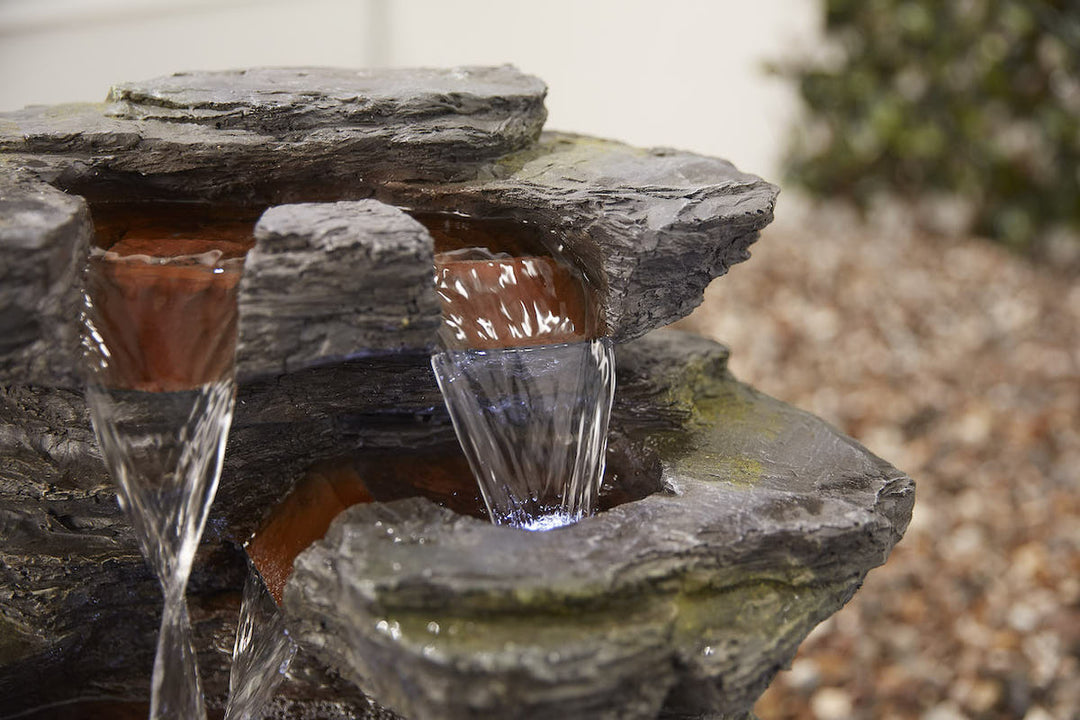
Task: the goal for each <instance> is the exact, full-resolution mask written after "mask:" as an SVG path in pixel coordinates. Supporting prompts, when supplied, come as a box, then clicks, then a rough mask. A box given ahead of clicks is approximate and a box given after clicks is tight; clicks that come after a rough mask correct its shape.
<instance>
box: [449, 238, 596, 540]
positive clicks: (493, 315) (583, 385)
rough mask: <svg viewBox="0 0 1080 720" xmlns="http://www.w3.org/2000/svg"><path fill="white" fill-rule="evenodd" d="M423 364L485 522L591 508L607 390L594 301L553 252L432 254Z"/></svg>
mask: <svg viewBox="0 0 1080 720" xmlns="http://www.w3.org/2000/svg"><path fill="white" fill-rule="evenodd" d="M435 287H436V291H437V292H438V294H439V297H440V300H441V302H442V315H443V325H442V328H441V330H440V340H441V344H442V346H443V348H444V349H443V350H442V352H439V353H437V354H435V355H434V356H433V357H432V360H431V365H432V369H433V370H434V372H435V377H436V379H437V380H438V382H439V387H440V389H441V390H442V394H443V398H444V399H445V402H446V406H447V408H448V410H449V412H450V417H451V419H452V420H453V423H454V430H455V431H456V433H457V436H458V440H459V441H460V443H461V446H462V449H463V450H464V452H465V456H466V457H467V458H468V460H469V465H470V466H471V468H472V471H473V475H475V476H476V479H477V481H478V483H479V486H480V491H481V495H482V496H483V498H484V502H485V504H486V505H487V509H488V513H489V514H490V516H491V519H492V521H493V522H495V523H498V524H504V525H512V526H516V527H520V528H524V529H528V530H550V529H553V528H556V527H560V526H562V525H566V524H569V523H572V522H576V521H577V520H580V519H581V518H583V517H585V516H586V515H589V514H591V513H592V512H593V510H594V508H595V506H596V502H597V496H598V495H599V490H600V483H601V480H602V479H603V475H604V457H605V451H606V448H607V429H608V417H609V414H610V411H611V403H612V399H613V397H614V392H615V369H614V368H615V364H614V352H613V349H612V345H611V343H610V341H609V340H607V339H606V338H599V339H597V338H596V337H595V336H596V334H597V330H598V328H599V321H598V314H597V307H596V304H595V303H594V302H593V297H592V293H591V292H590V290H589V287H588V286H587V284H586V282H585V280H584V278H583V277H582V275H581V274H580V273H579V272H578V271H577V270H576V269H575V268H574V266H573V265H572V264H571V263H569V262H567V261H566V260H565V259H563V258H561V257H559V255H558V253H557V252H549V253H547V254H538V255H521V256H511V255H508V254H506V253H502V252H494V251H492V250H491V249H490V248H488V247H472V248H457V249H455V250H452V251H449V252H444V253H440V254H439V255H438V256H436V264H435Z"/></svg>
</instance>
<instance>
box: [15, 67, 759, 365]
mask: <svg viewBox="0 0 1080 720" xmlns="http://www.w3.org/2000/svg"><path fill="white" fill-rule="evenodd" d="M543 96H544V87H543V84H542V83H541V82H540V81H539V80H537V79H536V78H533V77H531V76H528V75H524V74H522V73H520V72H518V71H516V70H514V69H513V68H511V67H508V66H503V67H497V68H457V69H450V70H439V71H435V70H423V69H421V70H408V71H406V70H385V71H384V70H380V71H345V70H329V69H317V68H306V69H305V68H294V69H254V70H248V71H230V72H212V73H187V74H178V75H175V76H170V77H166V78H158V79H155V80H150V81H145V82H141V83H127V84H124V85H120V86H117V87H116V88H114V90H113V91H112V93H111V97H112V102H111V104H108V105H105V104H97V105H94V104H89V105H87V104H83V105H59V106H53V107H32V108H26V109H25V110H21V111H17V112H14V113H4V114H0V176H4V178H6V179H5V180H3V182H4V183H6V184H8V185H15V184H16V183H15V180H14V178H16V177H18V178H20V180H19V182H18V184H19V186H20V187H24V186H25V184H26V182H28V180H27V178H29V179H30V180H29V181H33V180H36V181H37V184H38V187H37V189H35V190H33V192H35V193H40V192H43V189H42V187H41V186H44V185H45V184H46V183H48V184H51V185H53V186H55V187H58V188H62V189H64V190H66V191H68V192H70V193H73V194H78V195H84V196H85V197H87V198H88V199H90V200H92V201H95V202H97V201H114V200H125V201H130V200H133V199H146V200H177V199H187V200H198V201H205V202H214V201H221V202H227V203H229V204H242V205H254V206H259V207H265V206H269V205H274V204H280V203H291V202H308V201H316V200H318V201H324V200H357V199H363V198H367V197H370V196H372V195H375V196H377V197H378V198H379V199H381V200H383V201H384V202H386V203H388V204H391V205H397V206H400V207H406V208H410V209H415V210H419V211H446V212H457V213H467V214H472V215H476V216H479V217H503V218H511V219H519V220H521V221H524V222H529V223H532V224H534V225H537V226H539V227H540V228H542V229H543V230H544V231H546V232H547V233H548V234H549V235H550V237H551V240H552V243H553V244H557V245H562V246H563V249H564V251H566V252H567V253H568V254H569V255H571V256H573V257H574V258H575V259H576V260H577V262H578V263H579V265H580V266H581V267H582V269H583V271H584V272H585V274H586V275H587V276H588V278H589V280H590V281H591V282H592V283H593V284H594V285H595V286H596V287H597V288H598V289H599V296H600V299H601V301H602V302H603V303H604V306H605V319H606V323H607V332H608V334H609V335H611V336H612V337H613V338H614V339H615V340H616V341H617V342H625V341H627V340H630V339H633V338H635V337H639V336H641V335H643V334H644V333H646V332H648V331H649V330H651V329H653V328H656V327H659V326H662V325H665V324H667V323H670V322H672V321H674V320H676V319H678V318H680V317H683V316H685V315H686V314H688V313H689V312H690V311H691V310H692V309H693V308H694V307H695V306H696V305H697V304H699V303H700V302H701V298H702V291H703V289H704V288H705V287H706V286H707V285H708V283H709V281H711V280H712V279H713V278H715V277H717V276H719V275H722V274H723V273H725V272H726V271H727V270H728V268H729V267H730V266H731V265H732V264H734V263H737V262H741V261H743V260H745V259H746V258H747V257H749V253H748V250H747V248H748V247H749V246H750V244H752V243H753V242H754V241H755V240H756V239H757V237H758V233H759V231H760V230H761V228H763V227H764V226H765V225H767V224H768V223H769V222H770V221H771V219H772V212H773V206H774V203H775V200H776V195H777V192H778V190H777V188H776V187H775V186H773V185H770V184H769V183H767V182H765V181H763V180H761V179H760V178H758V177H756V176H753V175H748V174H746V173H741V172H739V171H738V170H736V169H735V168H734V167H733V166H732V165H731V164H730V163H728V162H726V161H724V160H720V159H716V158H708V157H703V156H700V155H695V154H693V153H687V152H682V151H676V150H668V149H649V150H646V149H640V148H634V147H631V146H628V145H625V144H622V143H618V142H613V141H607V140H599V139H596V138H588V137H582V136H576V135H567V134H561V133H547V134H544V135H542V136H540V138H539V140H537V139H536V138H537V137H538V135H539V133H540V128H541V125H542V123H543V120H544V110H543ZM450 180H452V181H454V182H447V181H450ZM73 202H77V201H73ZM370 217H372V218H374V216H370ZM373 230H374V231H375V232H376V233H378V232H381V229H380V228H373ZM81 232H85V230H82V231H81ZM72 249H73V246H71V245H70V243H69V244H68V245H66V246H64V248H60V247H59V246H58V247H53V248H51V249H50V252H54V253H58V254H62V253H64V252H67V251H70V250H72ZM5 252H11V253H14V252H18V250H17V248H15V247H14V246H13V245H12V246H9V247H7V248H6V249H5V248H4V247H0V253H5ZM75 255H76V257H81V256H80V255H79V253H76V254H75ZM58 256H59V255H58ZM65 257H66V255H65ZM410 258H411V260H413V261H415V262H414V263H413V264H409V262H407V261H408V260H409V259H410ZM279 259H280V258H279ZM426 260H427V254H426V253H425V252H417V253H413V254H412V255H409V254H408V253H405V254H402V255H398V256H396V257H395V258H394V260H393V266H394V267H395V268H396V269H397V271H399V272H400V273H402V274H403V277H406V278H415V277H417V276H418V273H422V272H423V270H422V269H421V265H423V263H425V262H426ZM267 272H268V273H269V270H267ZM318 272H325V273H328V275H329V276H333V275H334V273H335V272H341V271H340V269H339V270H337V271H335V270H334V269H332V268H327V267H325V266H321V267H320V268H319V269H318ZM269 277H270V274H268V275H267V278H269ZM409 281H410V280H406V282H409ZM26 282H29V283H35V282H36V281H34V280H33V279H32V278H31V277H30V276H28V275H25V274H23V275H21V276H19V277H16V278H13V279H12V285H11V287H12V288H13V289H12V290H10V292H12V293H20V294H22V295H25V296H29V295H32V294H33V293H35V292H38V291H37V290H34V289H33V288H17V289H15V285H16V284H19V283H26ZM252 287H253V288H254V287H256V285H252ZM257 287H259V288H261V290H263V291H266V292H269V291H270V289H271V288H270V285H269V281H268V280H264V281H263V282H261V283H259V284H258V285H257ZM278 290H279V292H282V293H284V292H288V291H289V290H291V288H289V287H286V286H284V285H282V286H281V287H279V288H278ZM343 299H344V298H343ZM414 299H415V300H416V303H415V304H416V306H417V310H418V311H419V313H418V315H417V316H416V317H413V316H409V315H407V314H404V313H403V314H402V317H403V318H404V317H409V319H410V322H412V321H414V320H415V321H417V324H415V325H412V326H411V327H400V326H399V327H395V328H391V326H390V325H389V324H386V323H384V327H386V328H387V329H388V330H389V329H392V330H393V331H394V332H398V333H400V334H401V337H399V338H396V339H394V338H391V337H389V336H387V335H382V336H379V337H368V338H366V339H365V338H364V337H363V335H364V334H363V333H357V332H355V330H356V328H353V331H351V334H350V335H349V337H350V338H351V339H352V340H358V341H360V340H362V341H364V342H370V343H371V345H372V348H371V349H375V350H377V349H380V348H383V347H391V346H394V345H397V346H399V347H402V348H404V347H418V346H420V345H422V344H423V343H422V341H421V339H420V335H421V334H422V332H421V330H420V328H423V327H426V326H425V323H426V322H427V320H426V319H425V317H424V314H425V313H426V312H427V309H426V308H427V306H426V305H425V302H424V301H423V300H422V298H420V297H419V296H416V295H415V294H414V291H413V289H411V288H410V289H409V290H408V291H407V292H406V293H405V295H404V301H405V305H409V306H411V305H412V304H413V301H414ZM259 302H261V301H259ZM241 303H242V304H244V305H245V306H246V307H247V308H249V309H254V308H255V307H256V305H257V304H258V303H257V302H251V301H248V300H247V299H245V297H244V295H243V293H242V294H241ZM331 305H332V304H331ZM49 307H50V306H49V305H48V303H45V304H43V305H42V306H41V307H40V308H38V307H34V308H27V310H28V312H27V313H26V314H24V315H22V316H20V318H19V320H18V325H19V327H18V329H17V330H18V332H14V333H13V334H12V337H14V338H21V340H17V342H18V343H19V344H20V345H21V346H29V345H30V344H33V343H37V342H39V339H37V338H38V334H40V333H41V332H44V328H46V327H49V328H52V327H58V326H59V324H62V323H64V322H65V321H64V317H63V314H61V315H49V314H48V312H49V311H48V308H49ZM279 308H280V306H279ZM306 311H307V312H309V316H308V317H307V318H306V320H305V322H306V323H307V324H308V326H314V325H316V324H318V322H319V321H320V320H319V319H320V318H321V317H323V316H326V315H328V314H332V313H333V312H334V310H333V308H332V307H331V306H326V307H316V303H314V302H308V303H306ZM394 314H397V313H396V311H395V309H393V308H390V307H387V308H386V309H385V313H382V311H380V315H383V316H384V317H383V320H384V321H389V319H390V317H389V316H390V315H394ZM67 317H68V320H67V321H66V322H67V324H68V325H69V326H68V327H64V328H62V329H58V330H57V332H60V333H62V334H66V336H68V337H71V336H72V335H73V333H77V328H72V327H70V325H71V324H72V323H73V322H74V315H71V314H69V315H68V316H67ZM293 318H294V319H295V321H296V323H295V325H296V326H299V325H300V324H301V318H300V316H299V311H298V310H297V311H295V312H294V313H293ZM339 318H340V316H339ZM4 322H7V320H4ZM368 325H369V326H371V325H372V323H368ZM272 327H273V325H272V324H268V323H262V324H261V325H260V324H255V325H252V324H250V323H249V324H248V326H247V329H246V333H245V337H243V338H242V339H241V366H240V372H241V374H242V375H243V374H245V373H248V372H252V373H256V374H258V373H263V372H268V371H270V370H271V369H274V368H278V369H280V368H287V369H288V370H293V369H302V368H303V367H305V366H307V364H308V360H310V361H311V363H314V364H318V363H319V362H321V361H322V360H323V359H325V357H324V355H323V348H320V349H317V350H316V351H315V352H313V353H311V356H310V357H303V356H302V355H303V353H299V351H298V350H297V348H296V347H295V345H294V344H290V343H282V344H281V346H280V347H275V345H274V341H273V338H271V337H269V336H264V337H255V336H254V335H253V333H255V332H257V331H258V329H259V328H263V329H270V328H272ZM328 337H329V336H328V335H325V334H324V335H323V336H322V340H321V341H320V342H322V341H325V340H326V339H327V338H328ZM49 342H52V340H49V339H42V340H41V341H40V346H41V347H44V346H46V345H48V343H49ZM342 344H343V345H344V344H347V343H346V342H345V341H343V342H342ZM316 345H318V343H316ZM245 348H246V349H245ZM10 350H12V348H6V347H2V346H0V358H2V356H3V355H4V354H5V351H10ZM325 350H326V352H327V353H328V354H333V352H335V349H334V348H330V347H327V348H325ZM25 354H26V353H24V355H25ZM43 357H44V356H43ZM47 357H48V360H47V361H44V360H41V359H38V360H37V361H36V362H37V365H38V369H37V370H35V371H34V372H33V373H30V372H29V370H28V369H27V368H26V367H25V365H26V363H25V362H24V361H18V362H16V361H14V360H12V361H11V365H10V369H9V371H8V373H7V378H8V381H9V382H12V383H26V382H35V383H41V384H46V385H49V384H51V385H63V384H70V382H71V378H72V377H74V375H75V373H74V372H73V369H72V368H71V367H64V366H63V365H64V363H65V362H66V360H67V357H68V356H65V355H63V354H59V353H55V354H52V355H49V356H47ZM2 362H4V361H3V360H2V359H0V363H2ZM31 375H32V377H31Z"/></svg>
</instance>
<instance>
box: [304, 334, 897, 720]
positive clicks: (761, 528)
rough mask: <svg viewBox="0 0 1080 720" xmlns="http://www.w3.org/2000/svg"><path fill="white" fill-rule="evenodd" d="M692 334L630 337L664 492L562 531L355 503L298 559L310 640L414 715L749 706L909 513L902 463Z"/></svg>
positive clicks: (682, 713)
mask: <svg viewBox="0 0 1080 720" xmlns="http://www.w3.org/2000/svg"><path fill="white" fill-rule="evenodd" d="M726 357H727V354H726V351H725V350H724V349H723V348H722V347H720V346H718V345H715V344H713V343H710V342H708V341H705V340H702V339H700V338H695V337H693V336H689V335H685V334H681V333H671V332H663V333H655V334H653V335H650V336H648V337H646V338H644V339H643V340H640V341H638V342H635V343H631V344H629V345H626V346H622V347H620V348H619V382H620V385H619V398H620V399H617V401H616V402H617V405H616V410H615V412H616V414H617V416H618V417H619V418H620V419H619V421H618V427H617V431H618V432H620V433H624V434H625V435H626V436H628V437H632V438H636V439H638V440H640V441H642V442H643V443H645V444H646V446H647V447H648V448H649V449H650V450H651V451H652V452H654V453H655V454H656V456H657V457H658V459H659V461H660V467H661V472H662V476H663V480H664V482H665V483H666V486H667V491H666V492H664V493H658V494H655V495H652V496H650V497H647V498H645V499H643V500H640V501H637V502H633V503H628V504H625V505H621V506H619V507H616V508H614V509H612V510H609V511H607V512H605V513H602V514H600V515H598V516H595V517H592V518H589V519H586V520H584V521H582V522H580V523H578V524H576V525H572V526H569V527H566V528H561V529H558V530H554V531H549V532H546V533H530V532H526V531H521V530H516V529H513V528H506V527H499V526H493V525H490V524H488V523H485V522H483V521H479V520H476V519H474V518H469V517H464V516H459V515H455V514H454V513H452V512H450V511H448V510H446V509H444V508H441V507H438V506H436V505H434V504H431V503H429V502H427V501H424V500H407V501H399V502H397V503H388V504H376V505H368V506H356V507H354V508H352V509H350V510H348V511H346V512H345V513H343V514H342V516H339V518H338V520H337V521H336V522H335V523H334V525H333V526H332V527H331V530H330V532H329V533H328V534H327V536H326V538H325V539H324V540H323V541H321V542H319V543H316V544H315V545H314V546H312V547H311V548H309V550H307V551H306V552H305V553H304V554H302V555H301V556H300V557H299V558H298V559H297V561H296V565H295V571H294V574H293V576H292V578H291V579H290V581H289V583H288V585H287V587H286V592H285V603H284V604H285V608H286V611H287V612H288V613H289V615H290V616H291V623H292V627H293V629H294V632H295V636H296V637H297V638H298V640H299V642H300V643H301V644H302V645H303V646H305V647H306V648H308V649H309V650H310V651H312V652H313V653H315V654H316V655H317V656H319V657H321V658H322V659H324V660H325V661H326V662H327V663H329V664H330V665H331V666H333V667H335V668H336V669H337V670H339V671H340V672H341V673H342V675H343V676H344V677H345V678H346V679H349V680H351V681H353V682H355V683H356V684H357V685H358V686H359V687H361V688H362V689H364V690H365V691H366V692H368V693H369V694H371V695H372V696H373V697H374V698H375V699H376V700H378V701H379V702H380V703H383V704H385V705H387V706H389V707H390V708H392V709H394V710H396V711H398V712H400V713H402V714H403V715H405V716H406V717H409V718H413V719H414V720H427V719H428V718H443V719H445V718H480V717H517V718H552V717H590V718H608V717H610V718H652V717H656V716H657V715H658V713H660V712H661V711H663V712H664V713H666V715H665V716H666V717H717V716H721V715H738V714H742V713H745V712H747V711H748V710H749V708H750V707H751V705H752V703H753V702H754V700H755V699H756V698H757V697H758V695H759V694H760V693H761V692H762V691H763V690H764V688H765V687H766V685H767V683H768V682H769V680H771V678H772V676H773V675H774V674H775V673H776V671H777V670H778V669H779V668H780V667H782V666H783V665H785V664H786V663H788V662H789V661H790V659H791V657H792V656H793V655H794V653H795V650H796V648H797V646H798V644H799V642H800V641H801V640H802V639H803V638H804V637H805V636H806V634H807V633H808V632H809V631H810V630H811V629H812V628H813V627H814V626H815V625H816V624H817V623H819V622H820V621H821V620H823V619H824V618H826V617H828V616H829V615H830V614H832V613H833V612H835V611H836V610H837V609H839V608H840V607H841V606H842V605H843V604H844V603H845V602H846V601H847V600H848V599H849V598H850V597H851V596H852V594H853V593H854V592H855V590H856V589H857V588H858V587H859V585H860V584H861V582H862V580H863V578H864V577H865V575H866V573H867V571H868V570H870V568H872V567H875V566H877V565H880V564H881V563H883V562H884V561H885V558H886V556H887V555H888V553H889V551H890V550H891V548H892V547H893V545H894V544H895V543H896V542H897V541H898V540H899V539H900V537H901V535H902V534H903V531H904V529H905V528H906V526H907V523H908V521H909V519H910V514H911V509H912V505H913V502H914V486H913V483H912V481H911V480H910V479H909V478H908V477H906V476H905V475H904V474H903V473H901V472H900V471H898V470H896V469H895V468H892V467H891V466H889V465H888V464H887V463H885V462H884V461H882V460H880V459H879V458H877V457H875V456H873V455H872V454H870V453H869V452H868V451H867V450H865V449H864V448H863V447H861V446H860V445H858V443H856V442H854V441H853V440H851V439H850V438H847V437H845V436H843V435H841V434H840V433H838V432H837V431H836V430H834V429H833V428H831V427H829V426H828V425H826V424H825V423H824V422H822V421H821V420H819V419H817V418H815V417H813V416H812V415H809V414H807V413H805V412H802V411H800V410H796V409H794V408H792V407H789V406H787V405H785V404H783V403H780V402H778V401H776V400H773V399H771V398H768V397H766V396H764V395H762V394H760V393H758V392H757V391H755V390H753V389H752V388H750V387H748V386H746V385H743V384H742V383H739V382H738V381H736V380H734V379H733V378H732V377H731V376H730V375H729V374H728V373H727V372H726V369H725V361H726Z"/></svg>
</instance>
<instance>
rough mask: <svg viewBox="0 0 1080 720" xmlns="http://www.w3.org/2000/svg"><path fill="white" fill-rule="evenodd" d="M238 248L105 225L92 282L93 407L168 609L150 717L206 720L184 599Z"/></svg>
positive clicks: (208, 487) (216, 460)
mask: <svg viewBox="0 0 1080 720" xmlns="http://www.w3.org/2000/svg"><path fill="white" fill-rule="evenodd" d="M120 214H121V215H122V214H123V213H120ZM101 215H102V216H105V217H108V218H109V219H110V221H115V220H116V216H115V215H114V214H111V213H110V212H109V211H104V212H102V213H101ZM234 245H236V244H235V243H230V242H228V241H224V242H222V241H217V242H215V241H214V240H208V239H206V238H204V237H194V238H193V237H190V236H185V235H184V234H183V233H180V234H178V235H177V234H169V233H165V234H162V233H155V232H152V231H150V230H149V229H148V228H147V227H139V226H138V225H137V224H136V223H132V224H131V226H129V227H122V228H120V229H119V230H117V225H116V224H115V223H113V222H109V223H102V222H99V224H98V233H97V241H96V246H95V247H94V248H93V249H92V252H91V257H90V261H89V264H88V269H87V274H86V291H85V298H84V299H85V306H84V317H83V320H84V342H83V346H84V350H85V357H84V367H85V371H86V374H87V387H86V399H87V404H88V406H89V409H90V415H91V419H92V421H93V425H94V431H95V434H96V436H97V440H98V445H99V446H100V449H101V454H102V457H103V459H104V461H105V464H106V466H107V467H108V469H109V471H110V473H111V474H112V476H113V479H114V480H115V482H116V483H117V498H118V500H119V503H120V506H121V507H122V508H123V509H124V511H125V513H126V514H127V516H128V517H129V518H130V520H131V523H132V525H133V526H134V529H135V536H136V539H137V541H138V543H139V547H140V549H141V550H142V553H143V555H145V556H146V558H147V559H148V561H149V562H150V565H151V567H152V568H153V570H154V572H155V573H156V574H157V577H158V579H159V581H160V582H161V586H162V590H163V594H164V599H165V604H164V611H163V613H162V619H161V629H160V632H159V634H158V642H157V651H156V655H155V660H154V670H153V676H152V684H151V707H150V717H151V718H152V719H157V718H161V719H165V718H169V719H173V718H176V719H183V720H191V719H195V720H198V719H200V718H205V716H206V711H205V708H204V703H203V696H202V690H201V687H200V683H199V675H198V664H197V659H196V655H195V652H194V649H193V644H192V637H191V624H190V620H189V618H188V611H187V603H186V601H185V597H184V594H185V589H186V587H187V580H188V576H189V575H190V572H191V566H192V563H193V561H194V558H195V552H196V550H197V548H198V544H199V539H200V538H201V536H202V532H203V528H204V526H205V524H206V518H207V515H208V513H209V510H210V505H211V503H212V502H213V498H214V494H215V492H216V490H217V483H218V479H219V477H220V474H221V464H222V460H223V457H224V454H225V441H226V438H227V436H228V432H229V427H230V424H231V422H232V412H233V405H234V402H235V396H236V385H235V382H234V379H233V357H234V354H235V345H236V322H237V318H236V286H237V283H238V281H239V277H240V272H241V269H242V263H243V253H244V252H245V251H246V247H244V244H243V243H242V242H241V243H240V244H239V245H238V246H234Z"/></svg>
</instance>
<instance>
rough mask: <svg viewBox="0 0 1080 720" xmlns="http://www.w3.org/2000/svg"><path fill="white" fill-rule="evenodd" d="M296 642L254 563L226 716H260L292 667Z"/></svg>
mask: <svg viewBox="0 0 1080 720" xmlns="http://www.w3.org/2000/svg"><path fill="white" fill-rule="evenodd" d="M295 654H296V643H294V642H293V639H292V638H291V637H289V633H288V631H287V630H286V629H285V621H284V618H283V617H282V614H281V610H280V608H278V606H277V603H275V602H274V598H273V597H272V596H271V595H270V591H269V590H267V588H266V584H265V583H264V582H263V579H262V577H260V576H259V573H258V571H257V570H256V569H255V568H254V566H252V567H250V568H249V569H248V577H247V581H246V582H245V583H244V599H243V603H242V604H241V606H240V622H239V624H238V625H237V628H236V643H235V645H234V646H233V656H232V670H231V671H230V673H229V702H228V705H227V706H226V708H225V720H257V718H260V717H262V711H263V710H264V709H265V707H266V705H267V703H269V702H270V700H271V699H272V698H273V697H274V693H275V692H276V691H277V688H278V686H279V685H281V682H282V681H283V680H284V679H285V673H287V672H288V670H289V665H290V664H291V663H292V659H293V656H294V655H295Z"/></svg>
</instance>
